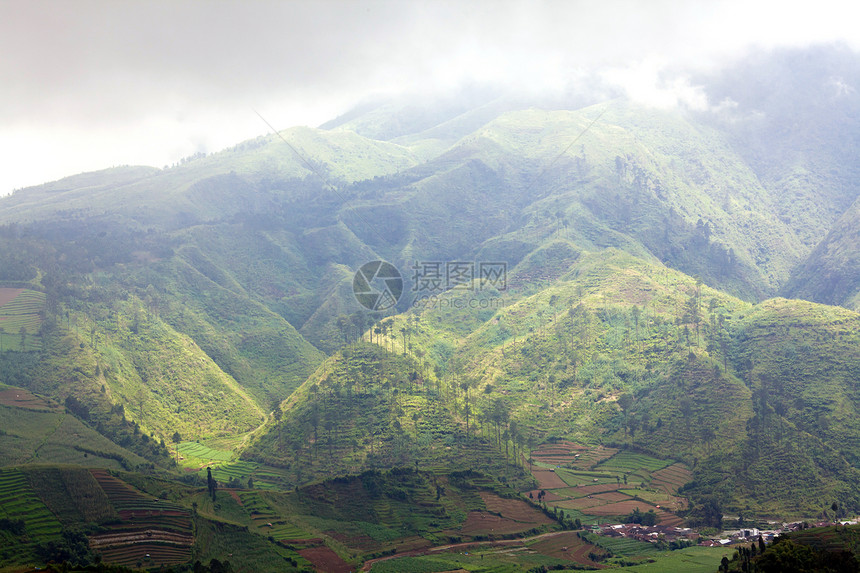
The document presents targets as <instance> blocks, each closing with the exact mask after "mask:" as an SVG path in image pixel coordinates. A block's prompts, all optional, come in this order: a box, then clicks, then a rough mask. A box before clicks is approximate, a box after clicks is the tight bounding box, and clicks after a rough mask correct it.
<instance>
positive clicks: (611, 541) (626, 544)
mask: <svg viewBox="0 0 860 573" xmlns="http://www.w3.org/2000/svg"><path fill="white" fill-rule="evenodd" d="M586 538H587V539H588V541H590V542H591V543H594V544H595V545H598V546H600V547H603V548H604V549H607V550H609V551H610V552H612V553H613V554H614V555H621V556H623V557H645V556H651V555H654V554H655V553H659V550H658V549H657V548H656V547H655V546H654V545H653V544H651V543H646V542H645V541H639V540H637V539H627V538H624V537H607V536H605V535H595V534H589V535H588V536H587V537H586Z"/></svg>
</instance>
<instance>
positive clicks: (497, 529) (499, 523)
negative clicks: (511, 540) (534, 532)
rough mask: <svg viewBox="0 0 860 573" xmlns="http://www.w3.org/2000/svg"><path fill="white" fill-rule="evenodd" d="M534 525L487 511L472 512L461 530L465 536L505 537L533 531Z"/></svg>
mask: <svg viewBox="0 0 860 573" xmlns="http://www.w3.org/2000/svg"><path fill="white" fill-rule="evenodd" d="M532 527H534V526H533V524H531V523H520V522H518V521H514V520H513V519H508V518H506V517H499V516H498V515H494V514H492V513H487V512H486V511H470V512H469V515H468V516H467V517H466V523H464V524H463V527H461V528H460V533H462V534H464V535H470V536H475V535H505V534H508V533H519V532H521V531H525V530H527V529H531V528H532Z"/></svg>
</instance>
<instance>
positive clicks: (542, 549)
mask: <svg viewBox="0 0 860 573" xmlns="http://www.w3.org/2000/svg"><path fill="white" fill-rule="evenodd" d="M530 548H531V549H532V550H533V551H536V552H538V553H540V554H541V555H548V556H549V557H554V558H556V559H564V560H567V561H573V562H574V563H578V564H580V565H585V566H587V567H595V568H598V569H602V568H603V567H604V566H603V565H600V564H598V563H595V562H594V561H592V560H591V559H589V558H588V554H589V553H604V550H603V549H601V548H600V547H597V546H596V545H592V544H590V543H588V542H586V541H583V540H582V539H580V538H578V537H577V536H576V533H575V532H573V531H568V532H565V533H563V534H561V535H558V536H555V537H549V538H546V539H543V540H541V541H538V542H537V543H534V544H532V545H531V547H530Z"/></svg>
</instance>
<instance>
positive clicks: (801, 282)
mask: <svg viewBox="0 0 860 573" xmlns="http://www.w3.org/2000/svg"><path fill="white" fill-rule="evenodd" d="M858 236H860V204H858V202H857V201H855V202H854V204H853V205H851V207H850V208H849V209H848V210H847V211H846V212H845V213H844V214H843V215H842V216H841V217H840V218H839V219H838V220H837V221H836V222H835V223H834V224H833V227H832V228H831V229H830V232H829V233H827V236H826V237H824V240H822V241H821V243H819V244H818V246H817V247H815V249H814V250H813V251H812V253H810V255H809V257H808V258H807V259H806V261H804V263H803V264H802V265H801V266H800V267H799V268H798V270H797V271H796V272H795V274H794V277H793V278H792V281H791V282H790V283H789V284H788V285H786V289H785V290H786V292H787V293H788V294H789V295H791V296H794V297H797V298H804V299H807V300H814V301H817V302H822V303H825V304H838V305H842V306H845V307H847V308H853V309H855V310H857V309H858V308H860V254H858V249H857V237H858Z"/></svg>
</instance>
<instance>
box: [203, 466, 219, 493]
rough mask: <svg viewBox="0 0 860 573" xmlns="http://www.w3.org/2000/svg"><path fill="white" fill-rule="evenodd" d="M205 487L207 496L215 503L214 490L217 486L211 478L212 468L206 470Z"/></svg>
mask: <svg viewBox="0 0 860 573" xmlns="http://www.w3.org/2000/svg"><path fill="white" fill-rule="evenodd" d="M206 487H207V488H208V490H209V495H211V496H212V501H215V490H216V489H217V488H218V484H217V482H216V481H215V480H214V479H213V478H212V468H206Z"/></svg>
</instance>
